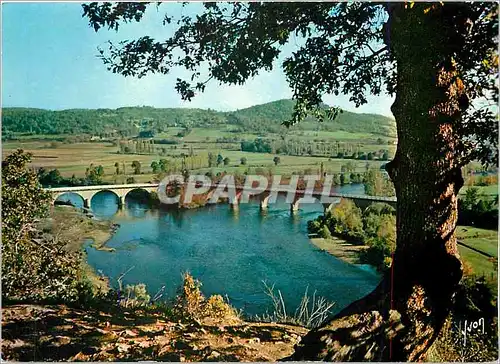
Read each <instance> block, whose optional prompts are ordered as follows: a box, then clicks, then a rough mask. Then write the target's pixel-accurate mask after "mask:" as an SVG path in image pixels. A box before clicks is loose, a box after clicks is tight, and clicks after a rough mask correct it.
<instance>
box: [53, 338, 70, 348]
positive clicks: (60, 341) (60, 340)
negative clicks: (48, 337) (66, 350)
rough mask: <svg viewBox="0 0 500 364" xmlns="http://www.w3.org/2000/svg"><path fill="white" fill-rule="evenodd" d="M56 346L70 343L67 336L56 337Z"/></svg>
mask: <svg viewBox="0 0 500 364" xmlns="http://www.w3.org/2000/svg"><path fill="white" fill-rule="evenodd" d="M56 339H57V346H59V345H68V344H69V343H70V342H71V338H69V337H68V336H56Z"/></svg>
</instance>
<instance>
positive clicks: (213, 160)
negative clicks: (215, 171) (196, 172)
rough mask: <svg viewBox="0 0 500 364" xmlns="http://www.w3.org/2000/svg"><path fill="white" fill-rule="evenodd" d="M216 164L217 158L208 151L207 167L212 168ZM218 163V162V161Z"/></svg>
mask: <svg viewBox="0 0 500 364" xmlns="http://www.w3.org/2000/svg"><path fill="white" fill-rule="evenodd" d="M216 164H217V158H216V157H215V155H214V154H213V153H212V152H209V153H208V167H209V168H212V167H214V166H215V165H216ZM219 164H220V163H219Z"/></svg>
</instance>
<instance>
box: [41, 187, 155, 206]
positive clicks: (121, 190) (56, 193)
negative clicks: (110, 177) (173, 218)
mask: <svg viewBox="0 0 500 364" xmlns="http://www.w3.org/2000/svg"><path fill="white" fill-rule="evenodd" d="M45 190H46V191H49V192H52V202H53V203H54V202H55V201H56V200H57V198H58V197H60V196H61V195H63V194H65V193H74V194H76V195H79V196H80V197H81V198H82V199H83V207H86V208H90V204H91V201H92V197H94V196H95V195H96V194H98V193H99V192H103V191H109V192H113V193H114V194H115V195H116V196H117V197H118V205H119V206H123V204H124V203H125V197H126V196H127V195H128V193H129V192H131V191H134V190H144V191H147V192H156V191H157V190H158V183H131V184H128V185H96V186H77V187H55V188H46V189H45Z"/></svg>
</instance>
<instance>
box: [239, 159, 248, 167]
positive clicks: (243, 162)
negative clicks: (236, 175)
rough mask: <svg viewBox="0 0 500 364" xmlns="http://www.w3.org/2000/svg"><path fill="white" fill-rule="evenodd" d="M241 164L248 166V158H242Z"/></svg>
mask: <svg viewBox="0 0 500 364" xmlns="http://www.w3.org/2000/svg"><path fill="white" fill-rule="evenodd" d="M240 163H241V165H242V166H244V165H246V164H247V158H246V157H241V158H240Z"/></svg>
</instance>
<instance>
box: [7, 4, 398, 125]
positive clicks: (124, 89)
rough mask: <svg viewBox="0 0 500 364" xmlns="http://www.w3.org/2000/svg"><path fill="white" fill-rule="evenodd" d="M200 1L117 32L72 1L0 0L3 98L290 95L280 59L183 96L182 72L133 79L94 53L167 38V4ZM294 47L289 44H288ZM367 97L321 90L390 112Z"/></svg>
mask: <svg viewBox="0 0 500 364" xmlns="http://www.w3.org/2000/svg"><path fill="white" fill-rule="evenodd" d="M199 8H200V4H196V3H195V4H189V6H188V8H187V9H186V8H182V7H181V6H180V4H176V3H170V4H163V5H162V6H160V7H159V8H156V7H154V6H153V7H151V8H149V9H148V10H147V12H146V14H145V17H144V18H143V20H142V21H141V22H140V23H128V24H124V25H122V26H121V27H120V28H119V30H118V32H115V31H109V30H107V29H101V30H99V32H97V33H96V32H94V30H93V29H91V28H90V27H89V26H88V22H87V19H86V18H82V8H81V5H80V4H78V3H2V105H3V107H35V108H42V109H51V110H61V109H70V108H90V109H95V108H112V109H114V108H118V107H123V106H143V105H147V106H154V107H195V108H204V109H207V108H211V109H215V110H220V111H229V110H237V109H242V108H245V107H249V106H253V105H257V104H263V103H266V102H271V101H275V100H279V99H285V98H291V97H292V92H291V90H290V88H289V87H288V84H287V83H286V80H285V76H284V74H283V72H282V71H281V69H280V61H279V60H278V61H277V62H275V63H276V64H275V67H273V70H272V71H270V72H261V73H260V74H259V75H258V76H256V77H254V78H253V79H250V80H248V81H247V82H246V83H245V85H242V86H228V85H219V84H218V83H216V82H212V83H210V84H209V85H208V86H207V87H206V89H205V92H204V93H202V94H199V95H197V96H196V97H195V98H194V99H193V100H192V101H191V102H184V101H182V100H181V98H180V96H179V94H177V92H176V91H175V89H174V86H175V80H176V78H177V77H179V76H182V75H185V73H183V72H182V70H178V71H172V72H171V73H170V74H169V75H148V76H146V77H144V78H142V79H137V78H132V77H124V76H121V75H116V74H113V73H112V72H110V71H108V70H107V69H106V66H105V65H104V64H103V63H102V61H101V60H100V59H99V58H98V57H97V54H98V51H97V49H98V47H99V46H102V47H105V46H106V44H107V42H108V41H112V42H118V41H120V40H125V39H135V38H138V37H140V36H143V35H149V36H151V37H153V38H155V39H166V38H168V37H169V36H170V35H171V34H172V32H173V30H174V25H166V26H163V25H162V19H163V16H164V14H165V12H166V11H168V12H169V15H170V14H171V15H172V16H173V17H174V18H177V17H179V16H180V15H189V14H191V13H195V12H196V11H197V10H198V9H199ZM190 9H191V10H190ZM294 47H295V45H294V44H290V45H288V46H286V51H290V50H293V49H294ZM282 59H283V57H282V58H281V60H282ZM368 100H369V102H368V104H366V105H363V106H361V107H359V108H356V107H355V105H354V104H353V103H351V102H349V98H348V97H347V96H342V95H341V96H337V97H335V96H333V95H326V96H325V97H324V101H325V102H326V103H327V104H329V105H332V106H339V107H341V108H343V109H345V110H349V111H355V112H363V113H377V114H382V115H386V116H392V113H391V111H390V105H391V104H392V102H393V99H392V98H390V97H389V96H387V95H384V96H379V97H369V99H368Z"/></svg>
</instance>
